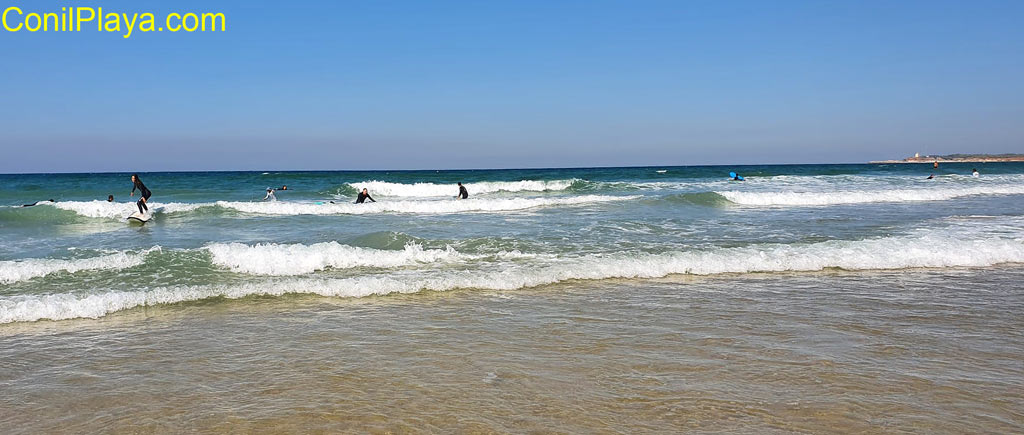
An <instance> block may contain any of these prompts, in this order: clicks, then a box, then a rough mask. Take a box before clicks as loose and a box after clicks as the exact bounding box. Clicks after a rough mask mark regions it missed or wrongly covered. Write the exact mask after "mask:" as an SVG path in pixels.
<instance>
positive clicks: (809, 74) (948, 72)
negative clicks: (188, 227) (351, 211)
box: [0, 0, 1024, 173]
mask: <svg viewBox="0 0 1024 435" xmlns="http://www.w3.org/2000/svg"><path fill="white" fill-rule="evenodd" d="M68 5H86V6H92V7H103V8H104V10H105V11H107V12H109V11H117V12H127V13H129V15H131V14H133V13H142V12H151V13H154V14H155V15H156V16H157V17H158V18H157V21H158V23H162V20H163V16H164V15H165V14H167V13H169V12H178V13H182V14H184V13H186V12H196V13H201V12H220V13H223V14H224V15H225V17H226V23H227V30H226V31H225V32H205V33H202V32H196V33H185V32H178V33H170V32H151V33H140V32H136V33H134V34H133V35H132V36H131V37H130V38H127V39H126V38H123V37H122V35H123V32H122V33H101V32H96V31H94V30H91V31H86V30H83V31H81V32H48V33H47V32H36V33H29V32H25V31H21V32H16V33H15V32H8V31H4V30H2V28H0V54H2V61H0V83H3V84H4V85H3V91H2V94H0V95H2V97H0V98H2V99H0V153H2V157H0V173H21V172H103V171H140V172H141V171H164V170H174V171H180V170H268V169H274V170H301V169H350V170H363V169H446V168H519V167H589V166H633V165H665V166H667V165H699V164H762V163H829V162H835V163H843V162H853V163H859V162H866V161H868V160H878V159H888V158H903V157H906V156H909V155H913V154H914V153H915V152H920V153H921V154H933V155H934V154H948V153H1009V152H1024V25H1021V23H1024V2H1021V1H1016V0H1007V1H987V0H981V1H955V2H953V1H944V0H929V1H911V0H907V1H827V0H818V1H783V2H766V1H683V0H676V1H645V0H633V1H602V0H590V1H529V0H516V1H472V2H470V1H467V2H455V1H429V2H427V1H386V0H382V1H346V0H332V1H309V0H291V1H279V2H270V1H255V0H247V1H227V0H224V1H191V0H186V1H175V2H161V1H140V0H135V1H104V0H95V1H92V2H65V1H48V0H32V1H18V0H2V1H0V7H2V8H7V7H9V6H19V7H21V8H22V9H23V10H25V12H26V13H27V12H30V11H34V12H40V13H42V12H59V11H60V8H61V7H62V6H68Z"/></svg>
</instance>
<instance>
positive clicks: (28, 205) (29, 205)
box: [21, 199, 53, 207]
mask: <svg viewBox="0 0 1024 435" xmlns="http://www.w3.org/2000/svg"><path fill="white" fill-rule="evenodd" d="M40 202H53V200H52V199H48V200H46V201H36V202H33V203H31V204H22V205H21V206H22V207H32V206H34V205H36V204H39V203H40Z"/></svg>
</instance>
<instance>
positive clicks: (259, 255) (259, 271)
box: [205, 242, 536, 276]
mask: <svg viewBox="0 0 1024 435" xmlns="http://www.w3.org/2000/svg"><path fill="white" fill-rule="evenodd" d="M205 249H206V250H207V251H209V252H210V254H211V256H212V262H213V264H215V265H217V266H221V267H225V268H228V269H229V270H231V271H232V272H238V273H247V274H254V275H271V276H289V275H302V274H309V273H313V272H316V271H319V270H325V269H328V268H334V269H343V268H351V267H371V268H396V267H405V266H414V265H421V264H430V263H453V262H466V261H472V260H479V259H485V258H499V259H503V260H507V259H514V258H534V257H536V256H535V255H529V254H523V253H520V252H519V251H511V252H506V251H503V252H499V253H495V254H491V255H473V254H463V253H460V252H458V251H456V250H455V248H452V247H451V246H447V247H445V249H424V248H423V246H422V245H419V244H416V243H410V244H407V245H405V248H404V249H402V250H400V251H394V250H384V249H370V248H361V247H356V246H349V245H343V244H340V243H338V242H323V243H314V244H311V245H304V244H276V243H268V244H257V245H246V244H242V243H216V244H212V245H209V246H207V247H205Z"/></svg>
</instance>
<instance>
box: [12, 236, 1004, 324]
mask: <svg viewBox="0 0 1024 435" xmlns="http://www.w3.org/2000/svg"><path fill="white" fill-rule="evenodd" d="M312 246H315V245H312ZM245 249H251V248H243V250H245ZM302 249H303V248H300V250H302ZM331 249H334V248H331ZM257 250H258V249H257ZM316 255H319V254H316ZM410 255H413V254H410ZM442 255H443V254H442ZM261 260H262V259H261ZM1001 263H1024V243H1022V241H1021V240H1019V239H1018V240H1011V239H1006V238H997V237H993V236H986V235H984V234H983V233H978V232H976V230H970V231H967V232H959V231H955V230H952V231H951V229H949V228H945V229H942V230H936V231H931V232H923V233H920V234H916V235H910V236H902V237H886V238H879V239H869V240H860V241H828V242H822V243H814V244H805V245H779V244H767V245H757V246H748V247H737V248H725V249H715V250H700V251H683V252H669V253H662V254H647V253H635V252H634V253H613V254H593V255H587V256H582V257H539V259H538V260H537V261H533V262H526V263H524V262H516V263H511V264H510V263H495V264H489V265H485V266H484V267H481V268H477V269H468V270H467V269H465V268H460V269H458V270H453V269H444V268H428V269H422V270H416V271H410V272H408V273H402V274H395V273H385V274H373V275H365V276H358V277H351V278H320V277H315V276H313V277H289V278H273V277H270V278H267V279H266V280H262V281H254V282H248V283H243V284H238V285H211V286H178V287H161V288H155V289H145V290H139V291H113V292H106V293H95V294H91V295H86V296H78V295H71V294H56V295H44V296H38V295H19V296H3V297H0V323H9V322H21V321H35V320H40V319H53V320H61V319H71V318H76V317H93V318H95V317H101V316H104V315H106V314H108V313H111V312H115V311H119V310H124V309H129V308H132V307H137V306H142V305H154V304H163V303H175V302H182V301H194V300H199V299H205V298H210V297H215V296H220V297H226V298H241V297H245V296H250V295H283V294H287V293H308V294H317V295H322V296H340V297H362V296H369V295H384V294H389V293H411V292H417V291H423V290H432V291H445V290H452V289H461V288H466V289H469V288H475V289H487V290H515V289H520V288H525V287H535V286H540V285H546V284H553V283H558V282H564V281H568V280H598V279H609V278H659V277H664V276H667V275H672V274H696V275H713V274H723V273H751V272H784V271H794V272H799V271H820V270H824V269H829V268H840V269H845V270H886V269H905V268H938V267H983V266H992V265H996V264H1001ZM238 267H250V266H249V265H248V263H246V264H244V265H239V266H238ZM314 267H315V266H314Z"/></svg>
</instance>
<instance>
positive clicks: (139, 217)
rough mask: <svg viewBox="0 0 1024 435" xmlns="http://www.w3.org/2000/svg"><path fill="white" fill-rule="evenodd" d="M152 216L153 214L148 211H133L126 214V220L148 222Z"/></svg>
mask: <svg viewBox="0 0 1024 435" xmlns="http://www.w3.org/2000/svg"><path fill="white" fill-rule="evenodd" d="M152 218H153V215H152V214H150V213H139V212H135V213H132V215H131V216H128V218H127V219H128V222H137V223H142V224H144V223H146V222H149V220H150V219H152Z"/></svg>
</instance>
